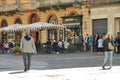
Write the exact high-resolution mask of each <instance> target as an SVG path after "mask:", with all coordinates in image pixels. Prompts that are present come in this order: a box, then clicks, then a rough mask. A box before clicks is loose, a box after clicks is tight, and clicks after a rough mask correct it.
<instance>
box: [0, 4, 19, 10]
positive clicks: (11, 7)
mask: <svg viewBox="0 0 120 80" xmlns="http://www.w3.org/2000/svg"><path fill="white" fill-rule="evenodd" d="M16 9H17V5H16V4H14V5H13V4H11V5H5V6H0V12H5V11H12V10H16Z"/></svg>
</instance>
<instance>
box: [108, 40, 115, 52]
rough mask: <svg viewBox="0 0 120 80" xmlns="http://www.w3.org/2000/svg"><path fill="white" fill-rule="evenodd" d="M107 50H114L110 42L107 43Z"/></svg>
mask: <svg viewBox="0 0 120 80" xmlns="http://www.w3.org/2000/svg"><path fill="white" fill-rule="evenodd" d="M108 49H110V50H112V51H113V50H114V46H113V45H112V43H111V42H109V43H108Z"/></svg>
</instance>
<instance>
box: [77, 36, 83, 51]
mask: <svg viewBox="0 0 120 80" xmlns="http://www.w3.org/2000/svg"><path fill="white" fill-rule="evenodd" d="M78 48H79V50H80V52H83V51H84V38H83V35H82V34H79V36H78Z"/></svg>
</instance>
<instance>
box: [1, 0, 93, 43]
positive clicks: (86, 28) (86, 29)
mask: <svg viewBox="0 0 120 80" xmlns="http://www.w3.org/2000/svg"><path fill="white" fill-rule="evenodd" d="M30 1H31V0H20V3H21V5H22V7H23V8H24V10H25V12H24V14H22V15H21V14H14V15H13V16H3V15H0V27H1V21H2V20H4V19H5V20H6V21H7V23H8V25H11V24H14V23H15V20H16V19H17V18H20V19H21V21H22V23H23V24H29V19H30V16H31V14H34V13H35V14H37V15H38V17H40V21H41V22H48V18H49V17H50V16H51V15H55V16H56V17H57V19H58V24H62V18H61V17H62V16H68V15H70V13H72V12H75V13H77V14H78V15H83V21H82V26H83V35H85V34H87V33H91V27H90V15H89V14H88V11H89V9H88V8H85V7H83V8H75V7H68V8H66V10H63V9H60V10H46V12H41V11H39V10H36V11H34V10H33V11H32V10H30V11H29V10H28V9H29V8H30V5H31V4H30ZM7 3H8V4H14V3H16V0H7ZM0 4H1V1H0ZM26 10H28V11H26ZM85 23H86V24H85ZM46 33H47V31H46V30H43V31H42V32H41V38H42V42H46V38H47V34H46Z"/></svg>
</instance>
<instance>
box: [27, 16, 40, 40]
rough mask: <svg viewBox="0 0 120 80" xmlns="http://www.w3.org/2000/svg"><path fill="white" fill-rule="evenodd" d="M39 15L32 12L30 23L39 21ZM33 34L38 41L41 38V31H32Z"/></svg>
mask: <svg viewBox="0 0 120 80" xmlns="http://www.w3.org/2000/svg"><path fill="white" fill-rule="evenodd" d="M39 20H40V19H39V17H38V16H37V15H36V14H32V15H31V16H30V21H29V23H35V22H39ZM31 36H32V37H33V38H34V39H35V40H36V41H37V40H39V31H38V32H31Z"/></svg>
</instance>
